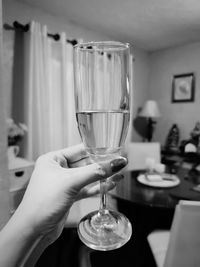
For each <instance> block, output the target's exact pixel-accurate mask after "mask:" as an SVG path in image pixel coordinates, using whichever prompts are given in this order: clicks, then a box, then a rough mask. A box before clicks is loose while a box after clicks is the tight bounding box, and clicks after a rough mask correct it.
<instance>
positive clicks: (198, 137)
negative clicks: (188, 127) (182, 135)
mask: <svg viewBox="0 0 200 267" xmlns="http://www.w3.org/2000/svg"><path fill="white" fill-rule="evenodd" d="M190 136H191V139H192V141H193V142H194V144H195V145H196V146H197V147H200V122H199V121H198V122H197V123H196V124H195V127H194V129H193V130H192V132H191V133H190Z"/></svg>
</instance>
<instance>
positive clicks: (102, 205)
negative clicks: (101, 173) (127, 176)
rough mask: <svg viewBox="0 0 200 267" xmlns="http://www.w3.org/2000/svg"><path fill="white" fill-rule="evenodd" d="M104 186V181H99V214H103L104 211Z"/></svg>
mask: <svg viewBox="0 0 200 267" xmlns="http://www.w3.org/2000/svg"><path fill="white" fill-rule="evenodd" d="M105 185H106V180H105V179H104V180H101V181H100V208H99V212H100V213H101V214H102V213H105V211H106V192H105Z"/></svg>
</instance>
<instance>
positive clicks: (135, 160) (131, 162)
mask: <svg viewBox="0 0 200 267" xmlns="http://www.w3.org/2000/svg"><path fill="white" fill-rule="evenodd" d="M126 153H127V157H128V165H127V167H126V168H127V170H129V171H132V170H143V169H145V168H146V165H145V162H146V159H147V158H154V159H155V162H156V163H160V161H161V149H160V143H156V142H155V143H146V142H138V143H136V142H135V143H134V142H132V143H130V144H128V145H127V148H126Z"/></svg>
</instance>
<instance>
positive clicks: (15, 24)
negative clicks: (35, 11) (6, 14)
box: [3, 21, 78, 46]
mask: <svg viewBox="0 0 200 267" xmlns="http://www.w3.org/2000/svg"><path fill="white" fill-rule="evenodd" d="M3 27H4V29H5V30H16V29H18V30H21V31H23V32H28V31H29V29H30V24H29V23H28V24H25V25H23V24H21V23H19V22H18V21H14V22H13V26H11V25H9V24H7V23H4V25H3ZM47 35H48V36H49V37H51V38H53V39H54V40H55V41H59V40H60V34H59V33H55V34H53V33H47ZM66 41H67V42H68V43H70V44H71V45H73V46H74V45H76V44H77V43H78V42H77V40H76V39H73V40H68V39H67V40H66Z"/></svg>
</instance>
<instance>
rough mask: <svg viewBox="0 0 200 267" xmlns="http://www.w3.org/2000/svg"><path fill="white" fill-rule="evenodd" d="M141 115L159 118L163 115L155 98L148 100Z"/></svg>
mask: <svg viewBox="0 0 200 267" xmlns="http://www.w3.org/2000/svg"><path fill="white" fill-rule="evenodd" d="M139 116H140V117H146V118H158V117H160V116H161V114H160V110H159V108H158V104H157V102H156V101H155V100H147V101H146V102H145V104H144V107H143V108H142V110H141V112H140V114H139Z"/></svg>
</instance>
